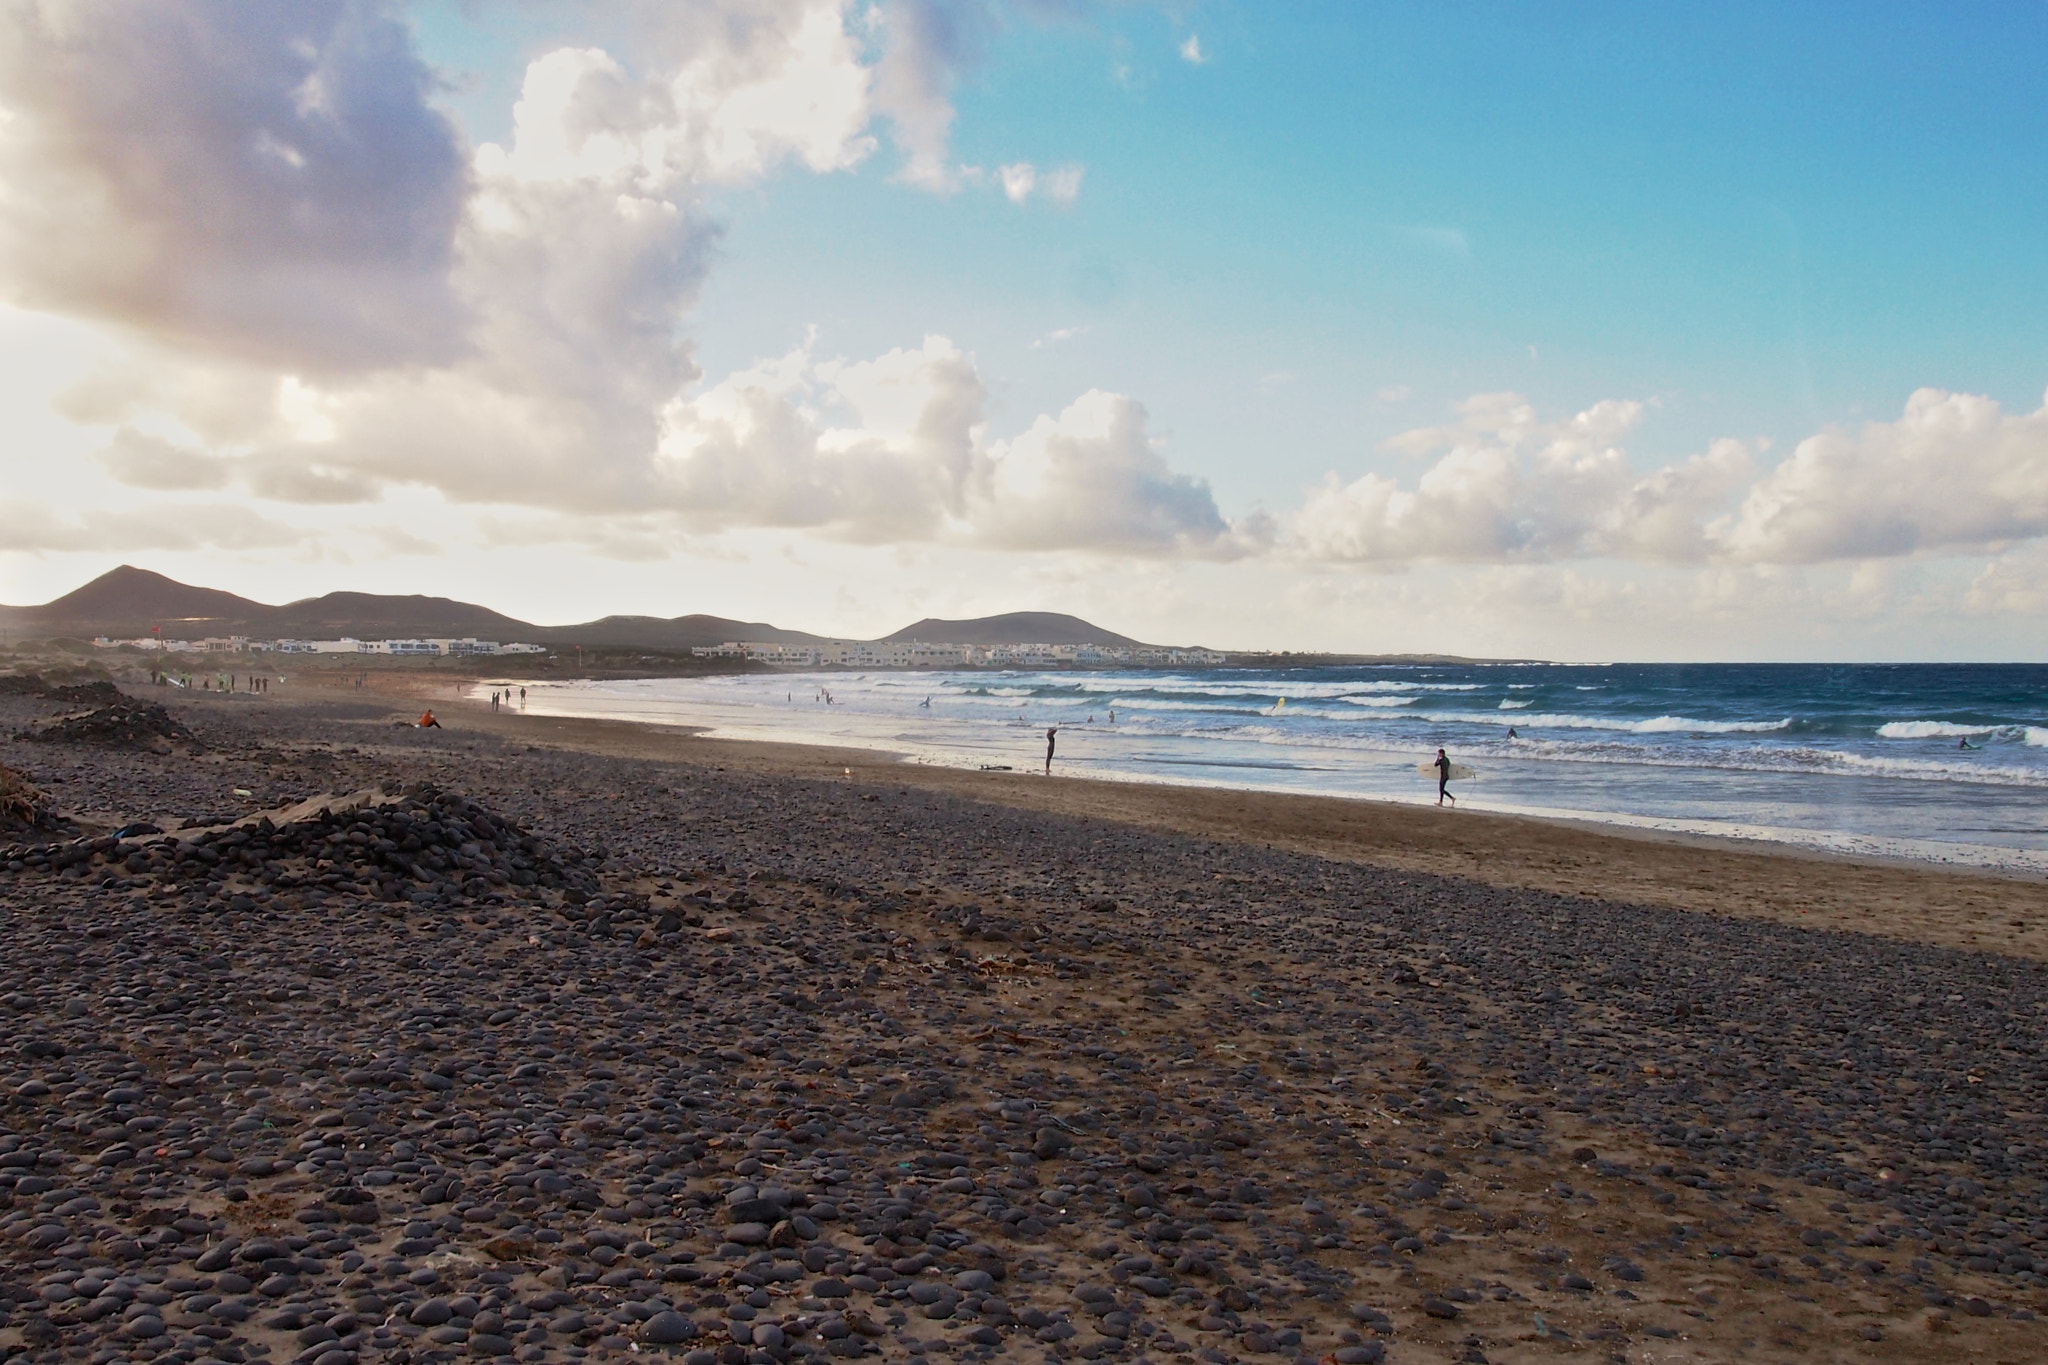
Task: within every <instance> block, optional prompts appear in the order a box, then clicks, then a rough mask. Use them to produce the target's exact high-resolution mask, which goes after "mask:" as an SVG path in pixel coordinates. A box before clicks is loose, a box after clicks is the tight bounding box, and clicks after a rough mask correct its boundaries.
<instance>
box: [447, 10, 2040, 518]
mask: <svg viewBox="0 0 2048 1365" xmlns="http://www.w3.org/2000/svg"><path fill="white" fill-rule="evenodd" d="M472 13H473V16H474V17H473V18H472V19H471V20H469V21H467V22H465V21H464V19H463V18H462V17H461V16H462V15H463V11H461V10H449V9H443V10H440V11H438V12H436V11H434V10H432V9H429V10H427V11H425V12H423V22H422V35H423V37H424V38H425V39H427V41H426V43H425V50H426V52H427V53H428V55H429V56H432V57H438V58H439V59H440V60H442V61H444V62H445V63H446V64H447V65H449V66H450V67H461V68H466V69H469V70H477V71H485V70H488V71H492V72H495V73H497V79H496V80H495V81H493V83H491V84H488V85H484V86H482V87H480V89H479V91H478V97H472V98H463V99H460V100H458V101H456V102H455V107H456V108H458V109H459V110H460V112H461V114H462V116H463V118H464V120H465V122H467V123H469V124H471V125H472V127H473V130H474V132H475V134H476V135H477V136H478V137H479V138H488V137H499V136H503V135H504V132H505V131H506V128H507V127H508V125H509V98H508V96H509V94H510V93H511V92H510V87H509V82H508V81H507V79H506V78H507V76H508V74H509V72H510V70H511V68H509V67H508V66H506V65H505V64H504V62H503V58H504V57H505V56H507V55H508V48H510V47H512V46H513V43H512V35H513V34H515V33H516V34H521V35H523V41H521V42H519V43H518V44H517V45H518V46H523V47H526V48H528V49H531V48H535V47H538V46H542V45H545V44H546V43H548V42H550V41H553V40H555V39H557V38H559V37H560V36H561V34H562V33H563V32H565V31H571V30H573V29H574V28H575V24H574V21H573V16H572V15H571V14H568V13H564V12H560V11H549V10H542V11H537V12H535V13H534V14H533V15H531V16H530V18H529V23H528V24H526V25H509V24H504V23H503V22H502V18H501V16H502V14H503V11H502V10H498V9H485V10H481V11H473V12H472ZM427 15H431V16H433V17H432V19H431V21H428V20H427V19H426V18H425V16H427ZM547 20H554V21H557V22H559V21H564V20H568V21H569V22H568V23H566V24H564V25H563V26H562V27H556V26H555V23H550V22H546V21H547ZM1190 35H1192V36H1194V37H1196V38H1197V39H1198V41H1199V43H1200V48H1201V51H1202V53H1203V55H1204V58H1205V60H1204V62H1203V63H1202V64H1200V65H1197V64H1193V63H1190V62H1188V61H1186V60H1183V59H1182V58H1181V56H1180V54H1179V51H1178V49H1179V47H1180V45H1181V44H1182V43H1183V42H1185V41H1186V39H1187V38H1188V37H1189V36H1190ZM444 45H445V46H444ZM444 53H445V55H443V54H444ZM2044 56H2048V7H2044V6H2018V5H2015V6H1986V7H1976V8H1973V9H1972V8H1965V9H1960V10H1957V9H1938V8H1936V7H1930V6H1924V5H1922V6H1899V5H1892V6H1883V5H1854V6H1851V5H1837V6H1820V5H1816V6H1783V5H1751V6H1738V5H1730V6H1714V7H1711V8H1701V9H1698V10H1690V11H1688V10H1680V9H1678V8H1676V7H1644V6H1640V5H1600V6H1594V5H1583V6H1569V7H1543V8H1542V9H1541V10H1540V11H1539V10H1535V9H1532V8H1530V7H1527V6H1507V5H1473V6H1450V7H1447V6H1439V5H1373V6H1361V5H1351V4H1344V5H1289V6H1254V7H1242V6H1225V5H1199V6H1190V7H1187V8H1185V9H1182V10H1179V11H1178V12H1176V13H1168V12H1166V11H1163V10H1160V9H1155V8H1150V7H1143V6H1128V7H1122V8H1114V7H1112V8H1108V9H1105V10H1102V11H1098V12H1095V13H1093V14H1091V16H1090V18H1089V20H1088V21H1087V22H1071V21H1068V22H1061V21H1053V22H1044V21H1033V20H1032V19H1030V18H1027V17H1014V18H1012V20H1011V21H1010V22H1009V23H1007V24H1005V25H1004V26H1003V27H1002V28H1001V29H1000V30H999V31H998V32H996V33H995V35H994V36H993V37H992V38H991V39H990V40H989V42H988V47H987V51H986V53H985V55H984V57H983V59H982V60H981V61H980V62H979V63H978V64H976V65H975V66H974V67H973V68H971V70H970V71H969V72H968V73H967V74H966V76H965V78H964V79H963V81H962V84H961V87H960V89H959V92H958V95H957V97H956V102H957V105H958V110H959V115H958V123H957V125H956V131H955V136H954V150H955V152H956V154H957V155H958V156H959V157H960V159H961V160H962V161H965V162H969V163H976V164H981V165H994V164H996V163H999V162H1002V161H1007V160H1013V159H1017V158H1027V159H1031V160H1034V161H1036V162H1039V163H1041V164H1058V163H1062V162H1076V163H1080V164H1083V165H1085V166H1086V168H1087V175H1086V181H1085V190H1084V192H1083V194H1082V195H1081V197H1080V198H1079V200H1077V202H1076V203H1075V205H1074V206H1073V207H1072V208H1071V209H1068V210H1058V209H1040V210H1038V211H1035V212H1030V213H1025V214H1019V213H1017V212H1015V211H1013V210H1012V209H1011V208H1010V206H1009V205H1008V204H1006V203H1005V202H1003V201H1002V200H1001V199H1000V198H994V199H991V198H989V197H985V196H984V197H974V196H966V195H956V196H952V197H944V198H937V197H931V196H920V195H915V194H907V193H904V192H903V191H902V189H901V187H900V186H896V185H892V184H891V183H890V179H889V174H890V170H891V168H892V161H891V158H889V157H888V156H886V155H883V156H878V157H876V158H873V159H871V160H870V161H869V162H867V163H866V164H864V165H862V166H861V167H859V168H858V169H856V170H853V171H850V172H846V173H842V174H837V175H832V176H825V177H818V176H810V175H804V174H799V173H792V174H785V175H782V176H779V177H777V178H775V179H773V180H771V181H768V182H766V183H764V184H760V185H755V186H749V187H747V188H746V189H745V190H744V191H742V192H740V193H737V194H733V195H729V196H723V197H721V198H720V199H719V200H718V204H717V206H718V211H719V213H720V215H721V217H722V218H723V219H724V221H725V222H726V224H727V230H726V236H725V239H724V242H723V244H722V256H723V259H722V260H721V263H720V266H719V268H718V270H717V272H716V273H715V274H714V275H713V276H712V279H711V282H710V285H709V287H708V289H707V291H706V295H705V299H704V303H703V306H702V308H701V309H700V310H699V312H698V315H697V321H696V323H695V325H694V326H693V328H692V331H693V335H694V336H695V337H696V339H697V342H698V345H699V348H700V355H701V357H702V360H703V363H704V366H705V368H706V370H707V371H708V372H710V373H712V374H721V373H724V372H726V371H729V370H731V369H734V368H738V367H740V366H742V365H745V364H746V363H748V362H749V361H751V360H752V359H754V358H755V357H757V356H760V355H764V354H770V353H773V352H776V351H779V350H782V349H784V348H786V347H788V346H790V345H792V344H794V343H795V342H796V341H797V340H798V339H799V338H800V337H801V335H802V331H803V328H804V327H805V325H807V324H811V323H815V324H817V325H818V326H819V327H820V328H821V330H822V332H823V334H824V338H825V342H826V344H827V345H828V346H829V347H831V348H833V349H838V350H843V351H845V352H847V353H849V354H863V355H864V354H872V353H875V352H878V351H881V350H884V349H887V348H888V347H890V346H894V345H901V344H906V343H909V342H912V341H914V340H915V338H917V337H919V336H922V335H923V334H924V333H925V332H928V331H943V332H945V333H946V334H947V335H949V336H952V337H953V338H954V339H955V340H957V341H959V342H960V343H961V344H962V345H964V346H967V347H969V348H971V349H973V350H974V351H976V353H977V354H979V355H981V356H983V357H985V358H987V359H989V360H990V361H992V362H994V364H995V368H996V369H997V370H998V371H999V373H1000V374H1001V375H1002V376H1003V378H1004V380H1005V381H1006V383H1007V385H1008V386H1009V388H1008V389H1007V392H1006V393H1005V399H1006V401H1007V402H1008V403H1009V404H1010V405H1011V406H1012V407H1013V408H1014V410H1015V414H1016V418H1017V419H1021V418H1024V417H1028V415H1030V414H1035V413H1037V412H1039V411H1042V410H1044V409H1045V408H1047V407H1049V406H1051V405H1053V404H1055V403H1057V402H1059V401H1060V399H1061V397H1062V396H1063V395H1067V394H1071V393H1072V392H1074V391H1075V390H1076V389H1077V388H1085V387H1089V386H1100V387H1107V388H1113V389H1116V390H1118V391H1121V392H1127V393H1132V394H1135V395H1139V396H1141V398H1142V400H1143V401H1144V402H1146V404H1147V405H1148V407H1150V408H1151V409H1152V410H1153V412H1154V413H1155V414H1156V415H1157V416H1158V418H1159V419H1160V421H1161V422H1162V424H1163V425H1165V426H1166V427H1168V428H1170V429H1171V431H1172V432H1173V434H1174V439H1175V443H1176V450H1177V458H1178V460H1179V462H1180V464H1181V465H1182V466H1184V467H1186V468H1188V469H1190V470H1193V471H1195V472H1198V473H1200V474H1202V475H1203V476H1205V477H1207V478H1209V479H1210V480H1212V481H1213V482H1214V483H1215V484H1216V486H1217V488H1218V490H1219V493H1221V494H1223V495H1225V496H1227V497H1230V498H1232V499H1234V500H1237V501H1248V500H1253V499H1265V500H1267V501H1270V502H1274V503H1276V504H1277V503H1278V502H1281V501H1284V500H1286V498H1287V496H1288V494H1289V493H1290V492H1291V490H1289V489H1288V488H1287V487H1286V486H1285V485H1284V483H1281V482H1279V479H1280V478H1285V477H1292V478H1294V479H1295V480H1297V481H1298V482H1301V483H1307V482H1309V481H1312V480H1314V479H1316V478H1319V477H1320V476H1321V475H1322V473H1323V472H1324V471H1325V470H1326V469H1329V468H1336V469H1339V470H1340V471H1343V470H1349V469H1355V468H1360V467H1363V466H1364V465H1366V464H1368V463H1371V462H1372V460H1373V454H1372V451H1373V448H1374V446H1375V445H1376V444H1377V442H1378V441H1379V440H1380V439H1383V438H1384V437H1386V436H1388V435H1391V434H1393V433H1394V432H1396V431H1398V430H1401V429H1403V428H1405V427H1407V426H1410V425H1415V424H1418V423H1420V422H1423V421H1427V420H1433V419H1434V418H1435V417H1436V415H1437V414H1439V413H1440V412H1441V411H1442V410H1443V408H1444V407H1445V405H1446V404H1448V403H1450V402H1452V401H1454V400H1456V399H1458V398H1461V397H1463V396H1464V395H1466V394H1468V393H1472V392H1476V391H1481V390H1489V389H1515V390H1518V391H1522V392H1526V393H1528V394H1529V395H1530V396H1531V397H1532V398H1534V399H1535V400H1536V401H1537V402H1538V404H1539V406H1542V407H1545V408H1552V409H1555V408H1575V407H1577V406H1583V405H1584V404H1587V403H1590V402H1593V401H1596V400H1597V399H1599V398H1601V397H1605V396H1610V395H1615V394H1626V395H1631V396H1639V397H1645V398H1649V397H1655V398H1657V399H1659V400H1660V401H1661V403H1662V405H1663V406H1662V411H1661V412H1660V414H1659V416H1658V418H1657V420H1656V422H1655V424H1654V430H1653V432H1652V433H1650V437H1651V438H1652V439H1654V440H1656V441H1659V442H1662V443H1663V444H1665V446H1666V447H1667V452H1666V453H1669V454H1677V453H1679V452H1682V451H1685V450H1689V449H1691V448H1694V447H1695V446H1697V445H1699V444H1701V443H1703V442H1704V441H1705V440H1707V439H1708V438H1710V437H1712V436H1716V435H1722V434H1729V433H1735V434H1742V435H1766V436H1770V437H1772V438H1774V440H1776V441H1777V442H1779V443H1785V444H1789V443H1790V442H1794V441H1797V440H1798V439H1799V438H1801V437H1802V436H1804V435H1806V434H1808V433H1809V432H1811V431H1812V430H1813V429H1814V428H1815V427H1817V426H1820V425H1822V424H1824V423H1828V422H1839V421H1853V420H1857V419H1860V418H1866V417H1885V416H1890V415H1892V414H1893V413H1894V412H1895V410H1896V409H1897V407H1898V406H1899V404H1900V403H1901V402H1903V400H1904V398H1905V396H1906V395H1907V394H1908V393H1910V392H1911V391H1912V390H1913V389H1915V388H1918V387H1921V386H1924V385H1934V386H1939V387H1947V388H1957V389H1965V390H1969V391H1972V392H1981V393H1986V394H1989V395H1992V396H1993V397H1996V398H1998V399H1999V400H2000V401H2001V402H2003V403H2005V404H2006V405H2008V406H2019V407H2026V406H2032V404H2033V402H2034V401H2035V400H2037V399H2038V397H2039V395H2040V393H2041V390H2042V388H2043V386H2044V382H2048V329H2044V328H2043V327H2042V326H2041V324H2040V320H2041V318H2042V316H2043V315H2044V309H2048V172H2044V167H2043V163H2042V156H2041V154H2042V151H2043V147H2042V136H2041V131H2042V129H2043V128H2044V127H2048V95H2044V91H2048V82H2043V81H2042V80H2041V79H2040V70H2041V67H2040V63H2041V61H2042V59H2043V57H2044ZM1067 328H1076V329H1078V328H1085V329H1086V331H1085V332H1084V333H1082V334H1081V335H1079V336H1077V337H1075V338H1072V339H1071V340H1068V341H1065V342H1062V343H1059V344H1057V345H1055V346H1052V347H1051V348H1047V347H1043V346H1041V347H1040V348H1039V349H1038V350H1037V351H1035V352H1034V351H1033V350H1032V348H1031V343H1032V342H1033V341H1034V340H1038V339H1040V338H1042V337H1044V336H1046V335H1047V334H1049V333H1053V332H1056V331H1059V330H1062V329H1067ZM1531 347H1534V348H1536V350H1535V354H1534V355H1533V356H1532V354H1531V351H1530V348H1531ZM1398 389H1407V390H1410V391H1412V397H1410V398H1409V399H1407V400H1403V401H1399V402H1387V401H1384V400H1382V399H1379V398H1378V397H1376V395H1378V394H1380V393H1381V392H1383V391H1386V390H1398ZM1013 420H1015V419H1013ZM1247 455H1251V456H1252V457H1253V458H1250V459H1247V458H1246V457H1247ZM1276 476H1278V478H1276Z"/></svg>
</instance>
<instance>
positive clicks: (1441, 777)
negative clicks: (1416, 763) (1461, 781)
mask: <svg viewBox="0 0 2048 1365" xmlns="http://www.w3.org/2000/svg"><path fill="white" fill-rule="evenodd" d="M1446 797H1449V798H1450V802H1451V804H1452V805H1454V806H1455V805H1457V804H1458V798H1457V797H1455V796H1451V760H1450V756H1449V755H1448V754H1446V753H1444V751H1443V750H1442V749H1438V750H1437V751H1436V803H1437V804H1438V805H1439V806H1441V805H1442V804H1443V803H1444V798H1446Z"/></svg>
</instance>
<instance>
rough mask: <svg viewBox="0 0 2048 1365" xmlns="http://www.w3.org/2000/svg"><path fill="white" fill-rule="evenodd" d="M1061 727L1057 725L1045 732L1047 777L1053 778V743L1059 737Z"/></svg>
mask: <svg viewBox="0 0 2048 1365" xmlns="http://www.w3.org/2000/svg"><path fill="white" fill-rule="evenodd" d="M1059 732H1060V727H1059V726H1057V725H1055V726H1053V727H1052V728H1051V729H1050V730H1047V731H1046V732H1045V775H1046V776H1047V777H1051V776H1052V742H1053V740H1054V739H1055V738H1056V737H1057V736H1058V735H1059Z"/></svg>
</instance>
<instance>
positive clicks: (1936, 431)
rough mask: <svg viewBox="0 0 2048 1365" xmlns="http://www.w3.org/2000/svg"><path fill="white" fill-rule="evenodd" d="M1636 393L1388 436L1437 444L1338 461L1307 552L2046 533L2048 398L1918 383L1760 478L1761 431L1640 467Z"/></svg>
mask: <svg viewBox="0 0 2048 1365" xmlns="http://www.w3.org/2000/svg"><path fill="white" fill-rule="evenodd" d="M1642 415H1643V408H1642V406H1641V405H1640V404H1637V403H1630V402H1615V401H1608V402H1602V403H1598V404H1595V405H1594V406H1593V407H1591V408H1588V409H1587V410H1586V411H1585V412H1582V413H1580V414H1579V415H1578V416H1576V417H1574V418H1572V419H1571V420H1569V421H1567V422H1561V423H1547V422H1544V421H1541V420H1539V419H1538V417H1537V415H1536V412H1535V410H1534V408H1533V407H1531V406H1530V404H1529V403H1528V402H1527V401H1526V400H1525V399H1523V398H1522V397H1521V396H1520V395H1519V394H1512V393H1492V394H1479V395H1476V396H1474V397H1472V398H1470V399H1468V400H1466V402H1465V403H1464V404H1463V405H1462V407H1461V409H1460V415H1459V418H1458V420H1457V421H1455V422H1452V423H1450V424H1447V425H1444V426H1437V427H1423V428H1418V429H1416V430H1414V431H1409V432H1405V433H1403V434H1401V435H1399V436H1396V437H1394V438H1393V439H1392V440H1390V441H1388V442H1386V443H1385V449H1386V450H1388V451H1389V452H1390V453H1393V454H1396V455H1401V456H1406V457H1409V458H1422V457H1429V456H1435V457H1436V459H1435V462H1434V463H1433V464H1432V465H1430V467H1429V468H1428V469H1427V470H1425V471H1424V472H1423V473H1422V474H1421V476H1420V477H1419V478H1418V479H1417V480H1416V481H1415V483H1414V485H1413V486H1412V487H1409V486H1407V485H1405V484H1404V483H1403V482H1402V481H1400V480H1398V479H1395V478H1392V477H1390V476H1388V475H1385V474H1381V473H1377V472H1375V473H1368V474H1366V475H1364V476H1363V477H1361V478H1358V479H1356V480H1353V481H1352V482H1350V483H1344V482H1342V481H1340V480H1338V479H1337V478H1336V477H1335V476H1334V475H1333V476H1331V477H1330V478H1329V479H1328V480H1327V481H1326V482H1325V483H1324V485H1323V486H1322V487H1321V488H1319V489H1317V490H1315V491H1314V492H1312V493H1311V494H1310V496H1309V498H1308V500H1307V502H1306V503H1305V505H1304V506H1303V508H1302V510H1301V512H1300V513H1299V514H1298V515H1297V517H1296V518H1295V519H1294V521H1293V523H1292V525H1291V527H1290V531H1291V538H1292V543H1293V544H1294V546H1295V547H1296V548H1297V549H1298V550H1299V552H1300V553H1302V554H1304V555H1306V556H1308V557H1309V558H1312V559H1320V560H1328V561H1332V562H1350V563H1366V564H1406V563H1411V562H1416V561H1426V560H1447V561H1475V562H1487V563H1509V562H1515V561H1550V560H1560V559H1587V558H1602V557H1608V558H1617V559H1625V560H1632V561H1645V562H1655V561H1673V562H1695V561H1724V562H1730V563H1751V564H1776V565H1787V564H1811V563H1823V562H1829V561H1855V560H1879V559H1891V558H1897V557H1902V556H1910V555H1925V554H1941V553H1981V552H1995V551H1998V550H2000V549H2002V548H2004V547H2005V546H2007V545H2009V544H2013V543H2016V542H2021V541H2031V540H2035V539H2039V538H2041V537H2044V536H2048V401H2044V405H2043V407H2041V408H2040V409H2037V410H2036V411H2034V412H2032V413H2028V414H2025V415H2020V416H2015V415H2012V414H2009V413H2006V412H2005V411H2003V410H2002V409H2001V408H2000V407H1999V405H1998V404H1997V403H1996V402H1994V401H1993V400H1991V399H1989V398H1983V397H1977V396H1974V395H1970V394H1955V393H1947V392H1943V391H1941V390H1937V389H1922V390H1920V391H1919V392H1917V393H1915V394H1914V395H1913V396H1912V397H1911V398H1910V399H1909V400H1908V402H1907V404H1906V408H1905V412H1904V414H1903V415H1902V416H1901V417H1900V418H1899V420H1897V421H1896V422H1872V423H1868V424H1866V425H1865V426H1863V427H1861V428H1858V429H1855V430H1847V429H1836V428H1830V429H1829V430H1827V431H1823V432H1821V433H1819V434H1817V435H1815V436H1812V437H1810V438H1808V439H1807V440H1805V441H1803V442H1801V443H1800V445H1799V447H1798V449H1797V450H1795V451H1794V452H1793V454H1792V455H1791V456H1790V457H1789V458H1787V459H1786V460H1784V461H1783V462H1782V463H1780V464H1779V465H1778V466H1777V467H1776V468H1774V469H1772V470H1770V471H1769V472H1768V473H1765V474H1763V475H1762V476H1761V477H1758V476H1757V475H1756V473H1755V469H1754V465H1755V456H1756V454H1757V453H1758V451H1759V450H1760V449H1761V448H1762V447H1761V445H1759V446H1757V447H1754V448H1753V447H1751V446H1749V445H1745V444H1744V443H1742V442H1738V441H1732V440H1721V441H1716V442H1713V443H1712V444H1710V445H1709V446H1708V448H1707V449H1706V451H1705V452H1703V453H1701V454H1697V455H1693V456H1691V457H1689V458H1687V459H1684V460H1680V461H1677V462H1674V463H1672V464H1669V465H1666V466H1664V467H1662V468H1659V469H1655V470H1652V471H1649V472H1647V473H1638V472H1637V471H1636V470H1635V468H1634V467H1633V465H1632V464H1631V462H1630V460H1629V457H1628V455H1627V453H1626V452H1625V451H1624V450H1623V449H1622V445H1621V442H1622V440H1623V439H1624V438H1625V437H1627V436H1628V435H1629V434H1630V433H1631V431H1632V430H1633V429H1634V428H1635V426H1636V425H1637V424H1638V423H1639V421H1640V420H1641V418H1642Z"/></svg>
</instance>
